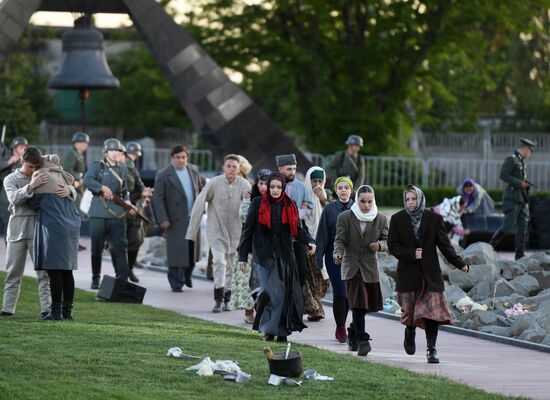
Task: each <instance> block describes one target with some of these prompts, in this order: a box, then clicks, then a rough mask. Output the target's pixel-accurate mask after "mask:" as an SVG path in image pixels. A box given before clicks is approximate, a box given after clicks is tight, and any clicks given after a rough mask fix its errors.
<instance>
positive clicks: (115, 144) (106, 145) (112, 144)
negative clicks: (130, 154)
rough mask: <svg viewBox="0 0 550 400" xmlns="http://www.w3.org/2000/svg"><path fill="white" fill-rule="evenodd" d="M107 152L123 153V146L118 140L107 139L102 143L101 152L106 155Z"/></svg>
mask: <svg viewBox="0 0 550 400" xmlns="http://www.w3.org/2000/svg"><path fill="white" fill-rule="evenodd" d="M109 150H117V151H124V146H123V145H122V143H120V140H118V139H115V138H111V139H107V140H105V141H104V142H103V152H104V153H107V152H108V151H109Z"/></svg>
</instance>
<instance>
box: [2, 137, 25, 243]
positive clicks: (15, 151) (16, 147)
mask: <svg viewBox="0 0 550 400" xmlns="http://www.w3.org/2000/svg"><path fill="white" fill-rule="evenodd" d="M28 145H29V142H28V141H27V139H25V138H24V137H22V136H18V137H16V138H14V139H13V140H12V141H11V144H10V148H9V153H10V154H9V156H7V157H6V158H2V159H0V235H2V236H4V238H5V237H6V229H7V227H8V220H9V218H10V212H9V211H8V207H9V205H10V202H9V201H8V197H7V195H6V191H5V190H4V186H3V184H2V183H3V181H4V178H5V177H6V176H8V175H9V174H11V173H12V172H13V171H15V170H16V169H18V168H20V167H21V160H20V159H21V155H22V154H23V151H25V149H26V148H27V146H28Z"/></svg>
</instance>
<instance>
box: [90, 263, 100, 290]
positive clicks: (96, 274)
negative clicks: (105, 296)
mask: <svg viewBox="0 0 550 400" xmlns="http://www.w3.org/2000/svg"><path fill="white" fill-rule="evenodd" d="M100 277H101V257H92V286H91V288H92V289H99V279H100Z"/></svg>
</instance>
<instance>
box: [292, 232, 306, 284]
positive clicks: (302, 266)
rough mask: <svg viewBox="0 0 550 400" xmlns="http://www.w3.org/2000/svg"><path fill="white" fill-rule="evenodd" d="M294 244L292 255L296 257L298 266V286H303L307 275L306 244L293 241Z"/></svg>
mask: <svg viewBox="0 0 550 400" xmlns="http://www.w3.org/2000/svg"><path fill="white" fill-rule="evenodd" d="M292 244H293V246H294V257H296V266H297V267H298V280H299V281H300V286H304V283H305V282H306V276H307V259H306V257H307V254H306V246H305V245H303V244H302V243H300V242H293V243H292Z"/></svg>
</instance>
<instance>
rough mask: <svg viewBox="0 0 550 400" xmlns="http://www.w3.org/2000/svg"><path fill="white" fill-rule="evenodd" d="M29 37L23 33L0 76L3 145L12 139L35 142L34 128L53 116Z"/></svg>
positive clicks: (0, 121) (0, 114)
mask: <svg viewBox="0 0 550 400" xmlns="http://www.w3.org/2000/svg"><path fill="white" fill-rule="evenodd" d="M31 35H32V34H31V33H30V31H29V32H27V33H26V35H25V36H24V37H23V38H22V39H21V41H20V42H19V47H18V48H16V49H15V50H14V51H13V52H12V53H10V55H9V57H8V59H7V61H6V63H5V64H4V67H3V69H2V71H1V72H0V125H4V124H5V125H6V143H5V144H7V145H9V142H10V141H11V139H13V138H14V137H16V136H25V137H26V138H27V139H28V140H29V141H31V142H36V140H37V138H38V137H37V134H38V131H37V124H38V123H39V122H40V121H41V120H42V119H43V118H50V117H52V116H54V115H55V113H54V111H53V107H52V105H51V104H52V102H51V98H50V96H49V94H48V92H47V90H46V83H47V78H46V77H44V76H43V75H41V73H40V72H39V69H40V66H41V63H42V60H41V59H39V58H38V57H37V56H36V54H35V53H34V50H35V47H34V43H33V41H32V37H31Z"/></svg>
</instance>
